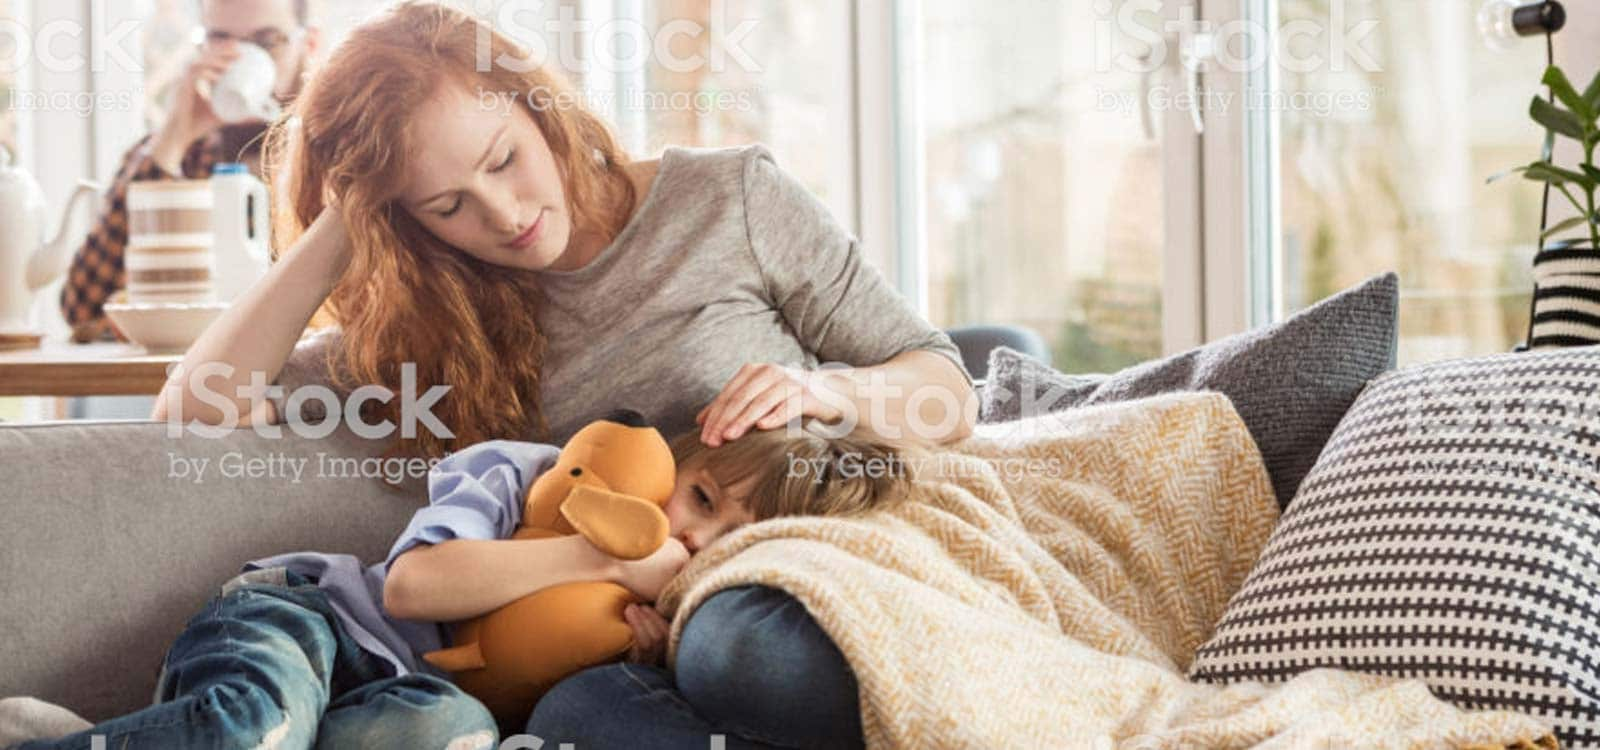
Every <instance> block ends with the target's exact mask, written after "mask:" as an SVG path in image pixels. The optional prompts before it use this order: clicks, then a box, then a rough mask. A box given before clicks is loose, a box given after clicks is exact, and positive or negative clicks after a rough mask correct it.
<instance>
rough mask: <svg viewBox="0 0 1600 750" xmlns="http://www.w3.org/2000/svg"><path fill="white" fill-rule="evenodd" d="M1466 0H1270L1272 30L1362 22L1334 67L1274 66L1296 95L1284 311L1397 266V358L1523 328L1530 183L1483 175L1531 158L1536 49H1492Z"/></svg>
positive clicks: (1534, 44)
mask: <svg viewBox="0 0 1600 750" xmlns="http://www.w3.org/2000/svg"><path fill="white" fill-rule="evenodd" d="M1333 4H1338V5H1340V6H1341V7H1340V11H1341V12H1342V13H1343V16H1335V15H1333V11H1334V8H1333V7H1332V6H1333ZM1477 5H1478V4H1477V3H1475V2H1474V3H1467V2H1459V3H1457V2H1449V3H1417V2H1377V1H1376V0H1370V1H1365V2H1355V1H1346V0H1282V2H1281V3H1280V5H1279V12H1280V14H1281V19H1280V21H1281V24H1280V26H1279V28H1280V29H1281V28H1285V27H1286V26H1287V24H1291V23H1302V24H1303V23H1314V24H1321V25H1327V24H1328V23H1329V22H1330V19H1336V18H1341V17H1342V18H1343V19H1345V23H1346V24H1347V25H1350V26H1354V25H1358V24H1363V23H1365V24H1367V25H1368V26H1370V28H1371V32H1370V34H1368V35H1367V36H1365V37H1364V39H1363V40H1362V41H1361V42H1360V44H1361V45H1362V47H1363V53H1364V54H1361V55H1354V56H1348V57H1345V58H1343V62H1344V63H1345V65H1344V70H1342V71H1340V70H1336V69H1334V67H1335V66H1334V65H1333V64H1332V63H1333V61H1330V62H1329V64H1327V65H1322V66H1317V67H1315V68H1314V69H1312V70H1310V71H1309V72H1303V73H1297V72H1294V71H1292V70H1280V72H1279V75H1280V81H1281V89H1282V91H1283V92H1285V93H1287V94H1289V95H1290V96H1289V97H1286V98H1285V97H1280V98H1279V101H1285V102H1288V103H1290V104H1291V105H1295V106H1283V107H1279V108H1277V114H1278V115H1279V116H1280V118H1281V120H1280V122H1281V140H1280V142H1279V144H1278V154H1279V159H1280V163H1281V167H1280V183H1281V191H1282V192H1281V201H1282V225H1281V227H1280V228H1279V232H1280V238H1281V239H1280V241H1281V243H1282V245H1281V260H1280V262H1279V263H1278V264H1277V273H1278V274H1279V277H1280V281H1281V288H1282V299H1281V300H1280V301H1279V302H1280V307H1281V310H1282V311H1283V312H1288V311H1293V310H1296V309H1299V308H1302V307H1304V306H1306V305H1309V304H1311V303H1313V302H1315V301H1317V300H1318V299H1321V298H1323V297H1326V296H1328V295H1329V294H1332V293H1333V292H1335V291H1337V290H1339V289H1341V288H1343V287H1345V286H1348V285H1350V284H1352V283H1355V282H1356V281H1359V280H1360V279H1361V278H1362V277H1365V276H1367V275H1370V274H1373V273H1379V272H1382V271H1386V270H1390V269H1393V270H1396V271H1398V272H1399V273H1400V279H1401V285H1402V291H1401V305H1400V335H1401V340H1400V359H1401V361H1402V362H1415V361H1423V360H1431V359H1439V358H1444V357H1453V356H1461V355H1467V354H1480V353H1487V352H1496V351H1506V350H1509V349H1511V348H1512V347H1513V346H1515V345H1516V344H1517V343H1519V342H1521V341H1522V340H1523V338H1524V336H1525V334H1526V331H1527V325H1528V297H1529V293H1530V291H1531V288H1532V287H1531V283H1532V282H1531V280H1530V277H1529V270H1528V269H1529V263H1530V259H1531V257H1532V255H1533V252H1534V250H1535V248H1536V246H1537V236H1536V235H1537V234H1538V231H1537V227H1538V224H1539V200H1540V191H1539V190H1538V188H1537V186H1535V185H1534V184H1533V183H1530V182H1527V181H1524V180H1506V181H1504V182H1501V183H1496V184H1494V185H1487V184H1485V180H1486V178H1488V177H1489V176H1490V175H1493V174H1495V173H1497V172H1500V171H1503V170H1505V169H1508V168H1510V167H1512V166H1516V165H1518V164H1524V163H1527V162H1529V161H1531V160H1533V159H1534V158H1537V156H1538V148H1539V143H1540V138H1541V136H1542V131H1541V130H1540V129H1539V128H1538V127H1537V126H1536V125H1534V124H1533V123H1532V122H1530V121H1529V120H1528V117H1527V114H1526V113H1527V102H1528V99H1529V98H1530V97H1531V96H1533V95H1534V94H1535V93H1537V92H1538V91H1539V84H1538V81H1539V77H1540V74H1541V72H1542V70H1543V68H1544V64H1545V49H1544V43H1543V40H1542V39H1538V40H1526V41H1524V42H1523V43H1520V44H1515V45H1512V46H1510V47H1509V48H1508V49H1506V50H1504V51H1496V50H1494V49H1491V48H1490V47H1489V46H1488V45H1486V44H1485V43H1484V42H1483V41H1482V40H1481V39H1480V37H1479V34H1478V30H1477V26H1476V24H1475V21H1474V12H1475V10H1476V8H1477ZM1301 41H1302V42H1303V43H1306V44H1311V43H1316V44H1323V45H1325V44H1327V38H1326V37H1308V38H1307V39H1305V40H1301ZM1307 53H1308V54H1309V51H1307ZM1363 60H1370V62H1371V63H1375V65H1372V64H1364V63H1363V62H1362V61H1363ZM1297 103H1298V104H1297Z"/></svg>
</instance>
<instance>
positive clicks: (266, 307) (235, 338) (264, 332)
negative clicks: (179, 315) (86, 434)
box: [151, 210, 350, 427]
mask: <svg viewBox="0 0 1600 750" xmlns="http://www.w3.org/2000/svg"><path fill="white" fill-rule="evenodd" d="M349 257H350V240H349V237H348V235H347V234H346V231H345V226H344V221H343V219H342V218H341V217H340V215H339V212H338V211H336V210H329V211H323V212H322V215H321V216H319V217H317V220H316V221H314V222H312V224H311V226H310V227H308V228H307V229H306V232H305V234H303V235H301V237H300V239H299V240H298V241H297V242H295V243H294V245H293V246H291V248H290V249H289V250H288V252H286V253H285V254H284V256H283V257H282V258H281V259H280V260H279V261H278V262H277V263H275V264H273V266H272V268H271V269H269V270H268V271H267V275H266V276H265V277H263V278H262V279H261V280H260V281H258V282H256V283H255V284H254V285H252V286H251V287H250V288H249V289H247V290H246V291H245V292H244V294H242V295H240V297H239V298H238V300H237V301H235V302H234V304H233V305H232V306H231V307H229V308H228V310H227V312H225V313H223V314H222V317H220V318H218V319H217V320H216V322H214V323H212V324H211V325H210V326H209V327H208V328H206V330H205V333H203V334H201V336H200V339H199V340H198V341H195V342H194V344H193V345H191V346H190V347H189V351H188V353H186V354H184V356H183V362H182V363H181V364H180V365H179V367H178V369H177V370H174V371H173V373H172V375H171V376H170V377H169V378H168V379H167V383H166V385H165V386H163V387H162V389H161V393H160V395H159V396H157V398H156V405H155V410H154V412H153V413H152V414H151V419H155V420H158V421H166V420H167V418H168V417H169V416H171V417H175V418H180V419H181V420H182V421H183V422H184V423H186V424H187V423H188V422H190V421H193V420H198V421H200V422H201V423H203V424H207V425H222V426H225V427H237V426H243V425H247V424H251V423H255V422H276V421H278V414H277V409H276V408H275V407H274V406H273V404H272V402H271V401H268V400H267V399H265V398H261V399H259V400H258V401H257V403H256V406H255V410H254V411H252V410H251V403H250V401H251V399H250V398H249V397H248V395H247V396H245V397H240V396H239V395H238V389H239V387H240V386H248V385H249V384H250V379H251V378H250V376H251V373H254V372H260V373H262V374H263V377H264V380H263V381H262V382H263V383H271V382H273V380H274V379H275V378H276V377H277V376H278V371H279V370H280V369H282V368H283V363H284V361H285V360H287V359H288V357H289V353H290V352H291V351H293V350H294V345H295V342H296V341H298V340H299V339H300V334H301V333H302V332H303V331H304V330H305V327H306V324H307V323H308V322H310V320H311V316H312V314H313V313H315V312H316V310H317V308H318V307H319V306H321V305H322V303H323V301H324V300H326V299H327V298H328V294H329V292H331V291H332V290H333V285H334V283H335V282H336V281H337V280H338V279H339V276H340V275H341V274H342V273H343V272H344V268H345V266H346V264H347V263H348V262H349ZM201 368H204V370H203V371H202V369H201ZM191 373H193V374H194V375H193V376H192V375H191Z"/></svg>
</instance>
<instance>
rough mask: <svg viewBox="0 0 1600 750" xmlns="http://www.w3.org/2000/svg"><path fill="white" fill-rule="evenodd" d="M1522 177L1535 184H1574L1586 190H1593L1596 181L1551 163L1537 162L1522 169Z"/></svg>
mask: <svg viewBox="0 0 1600 750" xmlns="http://www.w3.org/2000/svg"><path fill="white" fill-rule="evenodd" d="M1522 176H1523V177H1526V178H1528V179H1530V180H1533V181H1534V182H1548V183H1550V184H1551V185H1565V184H1567V183H1573V184H1576V185H1580V186H1582V187H1583V188H1584V189H1585V190H1593V189H1594V186H1595V181H1594V180H1591V179H1589V177H1588V176H1587V175H1582V174H1579V173H1577V172H1574V171H1572V170H1570V169H1562V168H1561V167H1558V166H1556V165H1554V164H1551V163H1549V162H1542V161H1536V162H1534V163H1532V164H1529V165H1528V166H1526V167H1523V168H1522Z"/></svg>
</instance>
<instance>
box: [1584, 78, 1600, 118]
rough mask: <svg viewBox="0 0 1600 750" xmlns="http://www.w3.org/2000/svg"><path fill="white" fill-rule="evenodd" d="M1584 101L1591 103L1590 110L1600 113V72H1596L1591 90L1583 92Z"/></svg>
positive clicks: (1587, 89) (1590, 84)
mask: <svg viewBox="0 0 1600 750" xmlns="http://www.w3.org/2000/svg"><path fill="white" fill-rule="evenodd" d="M1583 100H1584V101H1586V102H1588V103H1589V109H1591V110H1593V111H1595V112H1600V71H1595V74H1594V78H1593V79H1592V80H1590V81H1589V88H1586V89H1584V90H1583Z"/></svg>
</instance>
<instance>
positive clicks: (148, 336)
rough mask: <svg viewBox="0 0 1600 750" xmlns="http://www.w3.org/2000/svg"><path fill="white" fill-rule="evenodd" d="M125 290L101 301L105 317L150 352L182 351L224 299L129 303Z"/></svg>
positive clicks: (220, 308) (219, 311) (222, 307)
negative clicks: (104, 301)
mask: <svg viewBox="0 0 1600 750" xmlns="http://www.w3.org/2000/svg"><path fill="white" fill-rule="evenodd" d="M126 300H127V293H126V292H118V293H117V294H116V295H115V296H113V297H112V298H111V301H110V302H107V303H106V304H105V311H106V317H108V318H111V323H112V324H113V325H115V326H116V327H117V330H119V331H122V335H124V336H127V337H128V340H130V341H132V342H133V343H135V344H138V345H140V346H142V347H144V348H145V350H146V351H149V352H150V353H151V354H167V353H173V352H182V351H184V350H186V349H188V348H189V345H190V344H193V343H194V340H195V339H197V338H200V334H201V333H202V332H203V331H205V330H206V326H208V325H211V321H213V320H216V319H217V316H218V315H221V314H222V311H223V310H226V309H228V305H227V303H224V302H198V303H176V302H160V303H152V302H144V303H139V304H129V303H128V302H127V301H126Z"/></svg>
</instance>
